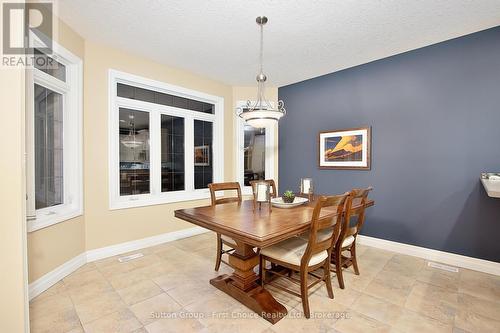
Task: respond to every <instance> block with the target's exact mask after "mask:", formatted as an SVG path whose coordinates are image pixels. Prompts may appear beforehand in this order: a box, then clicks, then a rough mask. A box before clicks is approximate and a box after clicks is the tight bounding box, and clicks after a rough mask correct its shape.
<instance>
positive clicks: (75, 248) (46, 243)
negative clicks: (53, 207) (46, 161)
mask: <svg viewBox="0 0 500 333" xmlns="http://www.w3.org/2000/svg"><path fill="white" fill-rule="evenodd" d="M56 26H57V33H55V34H54V39H55V40H56V42H58V43H59V44H60V45H62V46H63V47H64V48H66V49H67V50H69V51H70V52H72V53H73V54H75V55H76V56H78V57H80V58H81V59H82V60H83V61H84V63H85V59H84V55H85V54H84V47H85V44H84V40H83V38H82V37H80V35H78V34H77V33H75V32H74V31H73V30H72V29H71V28H70V27H68V26H67V25H66V24H65V23H64V22H62V21H60V20H59V22H58V24H57V25H56ZM84 251H85V226H84V217H83V216H80V217H77V218H74V219H71V220H69V221H65V222H62V223H58V224H55V225H53V226H50V227H47V228H44V229H40V230H37V231H34V232H30V233H28V271H29V279H28V281H29V282H30V283H31V282H33V281H35V280H36V279H38V278H40V277H41V276H43V275H44V274H46V273H48V272H50V271H51V270H53V269H55V268H56V267H58V266H60V265H62V264H64V263H65V262H66V261H68V260H70V259H72V258H74V257H75V256H77V255H79V254H81V253H83V252H84Z"/></svg>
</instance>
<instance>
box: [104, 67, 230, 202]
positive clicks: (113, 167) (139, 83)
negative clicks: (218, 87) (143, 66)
mask: <svg viewBox="0 0 500 333" xmlns="http://www.w3.org/2000/svg"><path fill="white" fill-rule="evenodd" d="M117 83H123V84H127V85H131V86H135V87H140V88H144V89H149V90H154V91H158V92H162V93H166V94H170V95H175V96H180V97H185V98H189V99H194V100H197V101H202V102H205V103H210V104H214V105H215V114H208V113H202V112H197V111H190V110H185V109H180V108H176V107H171V106H165V105H160V104H155V103H149V102H144V101H139V100H132V99H128V98H123V97H118V96H117V91H116V90H117V88H116V87H117ZM108 95H109V112H108V116H109V117H108V127H109V132H108V143H109V156H108V158H109V160H108V166H109V169H108V173H109V209H110V210H115V209H125V208H133V207H143V206H151V205H159V204H167V203H173V202H180V201H190V200H199V199H207V198H209V197H210V192H209V190H208V189H197V190H196V189H194V173H193V172H188V171H189V170H190V169H191V168H193V166H194V142H193V136H192V135H189V133H192V132H193V130H194V129H193V122H192V121H191V120H192V119H197V120H204V121H211V122H213V124H214V126H213V158H212V163H213V172H214V174H213V181H214V182H221V181H223V179H224V98H223V97H220V96H214V95H209V94H206V93H202V92H199V91H195V90H191V89H187V88H184V87H179V86H176V85H172V84H168V83H164V82H160V81H155V80H151V79H147V78H143V77H140V76H137V75H133V74H129V73H125V72H121V71H117V70H114V69H110V70H109V75H108ZM120 107H125V108H131V109H135V110H139V111H140V110H148V111H150V113H149V116H150V123H149V124H150V127H149V130H150V140H151V141H153V140H156V142H160V135H161V133H160V131H159V129H160V114H168V115H172V116H182V117H183V118H185V119H186V120H185V122H184V124H185V128H184V135H185V136H184V139H185V141H184V147H185V150H184V152H185V167H184V168H185V173H184V185H185V190H183V191H171V192H161V188H158V186H159V185H160V184H161V168H160V165H161V145H156V151H153V148H154V146H151V147H150V149H152V150H151V152H150V193H148V194H138V195H127V196H120V150H119V145H120V142H119V136H118V135H117V133H119V108H120Z"/></svg>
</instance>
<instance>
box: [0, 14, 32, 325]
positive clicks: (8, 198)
mask: <svg viewBox="0 0 500 333" xmlns="http://www.w3.org/2000/svg"><path fill="white" fill-rule="evenodd" d="M0 5H1V4H0ZM24 74H25V73H24V70H22V69H4V68H0V105H1V106H0V113H1V114H2V123H3V124H4V126H2V130H1V131H0V142H2V144H0V156H2V158H0V172H1V174H2V175H3V178H2V186H0V253H2V260H1V263H2V268H1V270H2V272H1V273H0V274H1V278H0V332H24V331H26V329H27V327H26V323H27V321H26V319H27V312H25V311H26V307H25V304H26V300H27V299H26V290H25V289H26V288H25V286H26V283H25V281H26V272H25V267H26V265H25V258H26V255H25V251H26V250H25V248H26V227H25V226H26V214H25V201H26V199H25V198H26V191H25V181H24V178H25V177H24V91H25V90H24V78H25V75H24Z"/></svg>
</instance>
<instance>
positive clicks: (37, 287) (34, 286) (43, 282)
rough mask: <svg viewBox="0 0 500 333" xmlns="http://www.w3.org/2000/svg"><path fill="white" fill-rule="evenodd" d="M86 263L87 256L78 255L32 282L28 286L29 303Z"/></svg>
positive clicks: (83, 254)
mask: <svg viewBox="0 0 500 333" xmlns="http://www.w3.org/2000/svg"><path fill="white" fill-rule="evenodd" d="M86 263H87V256H86V255H85V253H82V254H79V255H77V256H76V257H74V258H73V259H70V260H68V261H66V262H65V263H64V264H62V265H61V266H59V267H57V268H56V269H54V270H52V271H50V272H48V273H47V274H45V275H43V276H42V277H40V278H39V279H37V280H36V281H34V282H32V283H30V284H29V286H28V294H29V299H30V301H31V300H32V299H33V298H35V297H36V296H38V295H40V294H41V293H42V292H44V291H45V290H47V289H49V288H50V287H52V286H53V285H54V284H56V283H57V282H59V281H61V280H62V279H64V278H65V277H66V276H68V275H69V274H71V273H73V272H74V271H76V270H77V269H78V268H80V267H82V266H83V265H85V264H86Z"/></svg>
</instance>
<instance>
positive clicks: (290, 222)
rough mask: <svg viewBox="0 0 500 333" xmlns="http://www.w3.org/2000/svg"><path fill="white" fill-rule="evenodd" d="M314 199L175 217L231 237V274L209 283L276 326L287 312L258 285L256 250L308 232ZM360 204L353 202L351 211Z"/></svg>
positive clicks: (228, 206)
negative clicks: (287, 205) (288, 205)
mask: <svg viewBox="0 0 500 333" xmlns="http://www.w3.org/2000/svg"><path fill="white" fill-rule="evenodd" d="M315 198H318V196H315V197H312V198H311V200H310V201H308V202H307V203H305V204H303V205H300V206H297V207H293V208H277V207H272V210H269V209H266V208H265V207H261V209H259V208H256V207H255V206H254V201H253V200H243V201H242V202H241V203H226V204H221V205H215V206H203V207H195V208H186V209H178V210H176V211H175V217H177V218H179V219H182V220H184V221H188V222H191V223H193V224H196V225H198V226H200V227H203V228H206V229H209V230H211V231H214V232H216V233H219V234H221V235H225V236H228V237H231V238H232V239H233V240H234V241H235V243H236V248H235V249H234V251H233V252H231V253H228V255H229V258H228V264H229V265H230V266H231V268H232V269H233V272H232V274H230V275H228V274H222V275H219V276H217V277H215V278H213V279H211V280H210V284H211V285H213V286H214V287H216V288H217V289H219V290H221V291H223V292H225V293H226V294H228V295H230V296H232V297H233V298H235V299H236V300H238V301H239V302H240V303H242V304H243V305H245V306H246V307H248V308H249V309H251V310H253V311H255V312H256V313H257V314H259V315H260V316H262V317H263V318H264V319H266V320H267V321H269V322H271V323H273V324H275V323H277V322H278V321H279V320H280V319H282V318H283V317H285V316H286V314H287V310H286V308H285V306H284V305H283V304H281V303H279V302H278V301H277V300H276V299H275V298H274V297H273V296H272V295H271V293H270V292H269V291H268V290H266V289H265V288H263V287H261V286H260V284H259V283H258V282H259V276H258V275H257V274H256V272H255V271H254V268H255V267H256V266H257V265H258V264H259V254H258V252H259V251H258V249H262V248H265V247H268V246H271V245H273V244H276V243H279V242H281V241H283V240H286V239H289V238H291V237H295V236H297V235H300V234H302V233H304V232H306V231H308V230H309V229H310V225H311V220H312V213H313V209H314V206H315V203H316V199H315ZM360 204H361V203H360V202H356V201H354V202H353V208H357V207H359V205H360ZM373 205H374V201H373V200H368V201H366V203H365V206H366V207H370V206H373ZM330 214H331V215H332V217H334V216H335V214H336V209H335V207H329V208H328V209H322V210H321V214H320V217H324V216H327V215H330Z"/></svg>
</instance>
